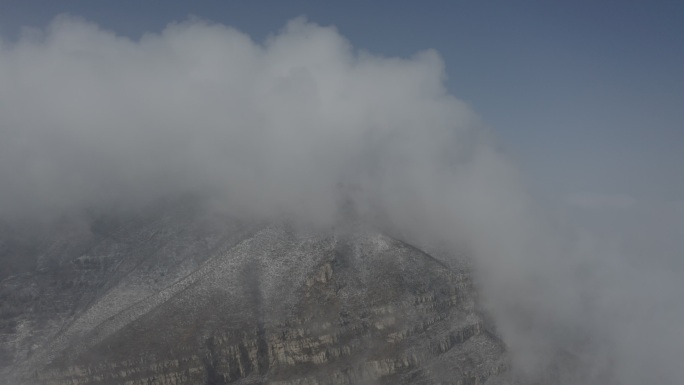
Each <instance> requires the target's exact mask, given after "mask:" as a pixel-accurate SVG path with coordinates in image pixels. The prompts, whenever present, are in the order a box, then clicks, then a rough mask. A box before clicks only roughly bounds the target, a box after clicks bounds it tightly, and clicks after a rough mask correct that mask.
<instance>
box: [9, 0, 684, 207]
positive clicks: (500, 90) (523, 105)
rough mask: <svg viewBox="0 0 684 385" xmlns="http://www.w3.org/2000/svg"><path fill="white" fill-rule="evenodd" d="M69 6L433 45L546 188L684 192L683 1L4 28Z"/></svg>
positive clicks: (396, 46) (130, 29)
mask: <svg viewBox="0 0 684 385" xmlns="http://www.w3.org/2000/svg"><path fill="white" fill-rule="evenodd" d="M60 13H70V14H73V15H77V16H81V17H84V18H86V19H87V20H89V21H92V22H96V23H97V24H99V25H101V26H102V27H104V28H106V29H110V30H113V31H115V32H117V33H119V34H122V35H127V36H130V37H133V38H136V37H138V36H140V34H141V33H143V32H145V31H160V30H161V29H163V28H164V26H165V25H166V24H168V23H169V22H171V21H174V20H183V19H185V18H186V17H187V16H188V15H197V16H199V17H201V18H205V19H209V20H212V21H216V22H220V23H225V24H228V25H232V26H234V27H236V28H238V29H240V30H242V31H243V32H246V33H248V34H249V35H251V36H252V37H253V38H254V39H256V40H257V41H259V40H263V39H264V38H265V37H267V36H268V35H269V34H271V33H274V32H277V31H278V30H279V29H280V28H282V26H283V25H284V24H285V23H286V21H287V20H289V19H291V18H293V17H297V16H300V15H305V16H306V17H308V19H309V20H311V21H314V22H316V23H319V24H322V25H335V26H337V28H338V29H339V31H340V32H341V33H342V35H344V36H346V37H347V38H348V39H349V40H350V41H351V42H352V44H353V45H354V46H355V47H357V48H360V49H367V50H369V51H372V52H374V53H379V54H385V55H399V56H410V55H412V54H413V53H415V52H417V51H420V50H423V49H426V48H435V49H436V50H438V51H439V52H440V54H441V55H442V56H443V58H444V60H445V62H446V70H447V73H448V76H449V80H448V87H449V89H450V91H451V92H452V93H453V94H454V95H456V96H457V97H459V98H461V99H463V100H465V101H467V102H468V103H469V104H470V105H471V106H472V108H473V109H474V110H475V111H477V113H478V114H479V115H480V116H481V118H482V120H483V121H484V122H485V123H486V124H487V125H488V126H490V127H492V129H493V130H494V131H495V132H496V133H497V135H498V137H499V138H500V140H501V143H502V145H503V147H504V148H505V149H507V151H508V152H510V153H511V154H512V156H513V157H515V158H516V159H517V160H518V162H519V163H520V164H521V165H522V168H523V170H525V172H526V173H527V174H528V177H529V178H530V180H531V181H532V184H531V185H532V186H534V187H535V188H536V189H538V190H539V191H541V192H543V193H547V194H548V195H549V196H551V197H555V198H559V199H565V198H566V197H567V196H575V197H576V196H577V195H578V194H579V195H580V196H581V198H580V199H569V201H570V202H571V203H572V202H575V203H577V202H580V203H581V202H584V203H585V204H586V205H588V206H592V205H593V204H596V205H599V206H601V205H607V206H610V203H606V202H611V197H615V199H616V201H617V203H618V204H616V205H614V206H616V207H622V206H626V205H624V204H620V202H622V203H624V202H625V197H628V198H629V199H633V200H634V201H635V202H646V203H647V204H655V205H660V204H670V203H671V202H681V201H682V200H683V199H684V173H682V172H681V166H682V165H684V133H683V129H684V74H683V73H682V68H684V43H682V38H684V3H683V2H681V1H648V2H647V1H600V2H597V1H572V2H555V1H553V2H552V1H525V2H511V1H429V2H421V3H420V4H419V3H417V2H406V1H404V2H401V1H399V2H387V1H383V2H350V1H346V2H335V3H332V2H314V1H289V2H279V1H273V2H264V1H253V2H243V1H203V0H200V1H193V2H188V1H164V2H161V1H151V0H137V1H131V0H124V1H116V2H110V1H107V2H105V1H47V0H46V1H15V0H5V1H3V2H2V3H1V4H0V32H1V34H2V36H3V37H4V38H5V39H9V40H11V39H13V38H16V36H17V35H18V33H19V31H20V29H21V27H22V26H33V27H44V26H45V25H47V24H48V23H49V22H50V20H51V19H52V18H53V17H54V16H55V15H57V14H60ZM594 198H596V199H594ZM629 199H627V201H630V200H629ZM587 202H589V203H587ZM580 205H581V204H580Z"/></svg>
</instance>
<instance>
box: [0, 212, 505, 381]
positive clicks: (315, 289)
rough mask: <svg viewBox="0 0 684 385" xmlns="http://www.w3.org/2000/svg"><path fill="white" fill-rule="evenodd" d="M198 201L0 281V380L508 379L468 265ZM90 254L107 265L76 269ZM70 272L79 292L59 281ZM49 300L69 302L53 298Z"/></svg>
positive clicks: (380, 240)
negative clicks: (54, 264) (48, 266)
mask: <svg viewBox="0 0 684 385" xmlns="http://www.w3.org/2000/svg"><path fill="white" fill-rule="evenodd" d="M200 212H202V210H198V209H197V208H196V207H194V206H192V205H191V206H190V207H186V208H185V209H176V210H171V211H168V210H166V209H164V210H161V211H157V212H154V214H150V215H148V216H143V217H141V218H138V220H137V221H132V222H127V223H124V224H121V225H120V226H118V227H117V230H116V231H115V233H116V234H117V236H116V237H109V238H107V239H99V240H92V239H91V240H89V242H91V243H93V244H92V245H90V248H89V249H88V250H89V252H88V253H83V254H80V255H71V256H69V257H64V259H63V260H62V262H61V264H60V265H59V268H56V269H54V270H50V271H44V272H40V273H33V274H27V275H24V276H19V277H12V278H9V279H6V280H5V281H3V282H2V284H1V285H0V295H2V297H0V298H2V300H3V303H5V302H6V303H12V304H15V305H13V306H14V307H13V311H12V312H9V313H8V312H4V311H3V313H2V314H3V319H4V321H3V322H4V323H3V325H4V326H3V329H2V333H3V335H2V340H1V343H2V345H0V346H2V352H3V353H2V354H3V355H2V356H0V359H1V360H2V367H3V371H4V372H3V373H4V375H5V376H6V377H7V378H9V376H12V377H14V378H15V379H16V381H17V382H18V383H25V384H54V385H57V384H59V385H62V384H228V383H235V384H252V383H272V384H374V383H382V384H438V383H439V384H483V383H486V382H487V381H490V382H494V381H503V378H505V375H506V371H507V361H506V354H505V348H504V346H503V344H502V343H501V342H500V341H499V340H498V338H496V337H495V336H494V335H493V334H492V333H491V332H490V331H489V330H488V327H487V326H486V325H485V323H484V322H483V319H482V317H481V316H480V314H478V311H477V306H476V305H477V304H476V299H477V298H476V293H475V291H474V289H473V286H472V283H471V280H470V277H469V275H468V274H467V272H465V271H454V270H452V269H450V268H449V267H447V266H446V265H444V264H443V263H441V262H440V261H438V260H436V259H434V258H432V257H430V256H429V255H427V254H425V253H423V252H422V251H420V250H418V249H416V248H414V247H411V246H410V245H407V244H405V243H403V242H401V241H398V240H396V239H393V238H391V237H388V236H385V235H382V234H380V233H378V232H376V231H372V230H369V229H368V228H364V227H363V226H361V225H359V226H356V227H355V228H354V229H352V230H350V229H345V230H344V231H342V230H340V229H338V230H334V231H326V232H320V231H313V230H302V229H294V228H292V227H289V226H287V225H270V226H266V227H259V226H246V225H241V224H238V223H237V221H235V220H233V219H229V218H225V217H221V216H216V217H213V216H208V215H207V214H206V213H203V214H198V213H200ZM219 218H220V219H219ZM200 245H201V246H200ZM95 251H98V252H97V253H96V252H95ZM95 256H98V258H95ZM90 260H97V261H102V262H98V263H95V262H87V263H93V264H95V265H96V266H97V268H91V269H89V270H88V269H86V270H85V272H84V271H83V269H84V268H83V265H84V264H86V262H83V261H90ZM66 261H69V262H66ZM78 261H81V262H78ZM74 277H77V278H76V280H78V282H79V283H77V284H75V286H76V288H77V289H74V288H73V286H72V287H62V286H65V282H71V281H74V279H75V278H74ZM81 282H84V283H81ZM66 286H68V285H66ZM27 292H28V294H27ZM22 296H24V297H26V296H28V298H30V299H29V300H27V301H25V302H24V305H17V304H18V303H20V302H21V301H19V302H17V301H18V300H19V299H20V298H24V297H22ZM57 298H62V300H61V301H62V302H63V303H64V304H63V305H62V307H63V308H64V309H62V308H59V309H53V308H51V307H50V306H49V305H48V303H50V302H52V301H54V300H55V299H57ZM4 308H5V305H4V304H3V309H4Z"/></svg>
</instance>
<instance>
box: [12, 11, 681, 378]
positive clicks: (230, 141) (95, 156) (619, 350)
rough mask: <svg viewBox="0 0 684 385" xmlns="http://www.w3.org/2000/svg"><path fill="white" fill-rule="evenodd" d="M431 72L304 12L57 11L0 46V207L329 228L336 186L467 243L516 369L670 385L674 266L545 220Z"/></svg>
mask: <svg viewBox="0 0 684 385" xmlns="http://www.w3.org/2000/svg"><path fill="white" fill-rule="evenodd" d="M444 78H445V73H444V65H443V63H442V61H441V59H440V57H439V55H438V53H436V52H434V51H425V52H421V53H418V54H416V55H415V56H414V57H412V58H408V59H406V58H388V57H382V56H377V55H373V54H370V53H365V52H358V51H356V50H355V49H354V48H353V47H352V46H351V45H350V43H349V42H348V41H346V40H345V39H344V38H343V37H342V36H340V35H339V34H338V33H337V31H336V30H335V29H333V28H327V27H320V26H317V25H315V24H312V23H309V22H307V21H305V20H303V19H296V20H293V21H291V22H290V23H288V24H287V26H286V27H285V28H284V29H283V30H282V31H281V32H279V33H278V34H276V35H274V36H272V37H271V38H270V39H268V40H267V41H266V42H264V43H256V42H254V41H252V40H251V39H250V38H249V37H248V36H246V35H244V34H242V33H240V32H239V31H236V30H233V29H230V28H229V27H226V26H222V25H217V24H210V23H207V22H204V21H201V20H194V19H193V20H190V21H187V22H183V23H179V24H172V25H170V26H169V27H168V28H166V29H165V30H164V31H163V32H162V33H160V34H157V33H150V34H147V35H144V36H143V37H141V39H140V40H138V41H133V40H130V39H127V38H123V37H120V36H117V35H116V34H114V33H112V32H108V31H103V30H100V29H99V28H98V27H97V26H96V25H93V24H90V23H88V22H85V21H82V20H78V19H74V18H70V17H59V18H57V19H56V20H55V21H54V22H53V23H52V24H51V25H50V26H49V27H48V28H47V29H46V30H45V31H27V32H26V33H25V34H24V35H23V36H22V37H21V38H20V39H19V40H18V41H16V42H7V41H4V42H1V43H0V181H2V188H1V190H0V191H1V193H0V216H2V217H3V218H10V219H12V218H21V217H24V216H29V217H35V216H39V215H41V214H43V213H60V212H64V211H67V212H68V211H73V210H82V209H86V208H91V207H99V206H110V205H114V206H124V207H125V206H135V205H142V204H145V203H146V202H150V201H154V200H155V199H159V198H163V197H167V196H174V195H178V194H183V193H186V192H191V193H192V192H199V193H203V194H209V195H211V196H212V197H213V198H215V199H217V200H219V201H220V202H222V204H223V205H224V206H225V207H228V208H229V209H232V210H240V211H241V212H242V213H243V214H244V215H254V216H258V217H269V216H280V215H296V216H299V217H301V218H303V219H305V220H311V221H314V222H319V223H331V222H333V221H334V220H335V216H336V214H337V212H338V209H339V204H340V185H342V186H353V187H351V188H348V189H347V190H346V191H345V192H343V193H344V194H346V195H347V196H346V198H348V199H351V200H353V201H354V203H355V207H356V209H357V210H358V211H359V212H360V214H361V215H369V216H372V215H375V214H378V215H382V216H383V217H384V218H386V220H387V221H388V222H389V223H391V224H392V225H393V226H395V227H396V228H398V229H400V230H401V231H402V232H404V233H407V234H410V235H411V237H413V238H418V239H426V240H428V241H436V242H439V243H440V244H442V245H447V247H451V248H453V250H452V251H453V252H455V253H462V252H463V251H464V250H467V251H468V252H469V253H471V254H472V256H473V258H474V261H475V265H476V269H477V274H478V276H477V277H478V281H479V283H480V287H481V290H482V293H483V296H484V299H485V301H486V304H487V307H488V308H489V309H490V310H491V312H492V314H493V315H494V318H495V321H496V324H497V326H498V327H499V329H500V331H501V333H502V335H503V337H504V340H505V341H506V342H507V343H508V344H509V346H510V347H511V351H512V355H513V359H514V361H515V362H516V363H517V364H518V365H520V367H521V368H522V369H523V370H525V371H526V372H528V373H529V374H530V375H533V376H537V375H545V372H546V371H547V369H548V367H549V365H555V363H557V360H558V359H559V358H560V359H561V361H562V363H561V364H560V365H561V366H562V368H561V372H563V374H562V376H563V377H564V378H563V380H562V381H564V382H563V383H568V384H573V383H583V384H593V383H595V384H606V383H608V384H610V383H620V384H643V383H648V382H659V383H663V384H669V383H672V384H674V383H683V382H684V375H683V374H682V373H681V370H679V368H678V363H679V361H680V360H679V358H680V357H683V356H684V336H682V333H677V332H678V331H679V330H680V328H681V326H680V325H682V324H684V308H683V306H682V301H681V299H678V298H677V296H678V294H679V293H682V292H684V290H683V289H684V287H683V285H682V283H680V282H679V277H680V276H681V275H680V274H678V272H676V271H670V272H662V271H659V270H657V269H654V270H649V271H646V270H640V269H636V268H634V267H633V266H632V265H630V264H628V263H627V262H625V261H624V260H623V259H622V258H621V254H620V252H619V251H618V250H615V249H613V248H611V247H607V246H600V245H599V243H598V242H596V241H593V240H591V239H590V238H587V237H583V236H578V235H576V233H574V232H570V231H567V230H565V229H561V228H559V226H554V225H553V224H552V222H550V221H549V220H548V219H546V218H545V215H546V214H544V213H542V212H541V210H540V209H539V208H538V207H537V206H536V205H535V204H534V202H532V199H531V197H530V195H529V194H528V193H527V192H526V190H525V186H524V185H523V183H522V179H521V178H520V177H519V172H518V170H517V168H516V166H515V165H514V164H512V163H511V162H510V161H509V160H508V159H507V158H506V157H505V155H502V154H501V153H499V152H498V151H497V148H496V146H495V144H494V141H493V139H491V138H490V135H489V133H488V132H487V131H486V129H485V128H483V127H482V126H481V125H480V124H479V123H478V120H477V117H476V116H475V115H474V114H473V113H472V112H471V110H470V109H469V108H468V107H467V106H466V105H465V104H464V103H463V102H461V101H459V100H458V99H456V98H455V97H454V96H452V95H450V94H449V93H448V92H447V90H446V88H445V86H444ZM656 252H657V251H656ZM566 355H567V356H569V357H572V358H568V359H565V358H563V357H565V356H566ZM552 361H553V362H552ZM554 362H555V363H554Z"/></svg>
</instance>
